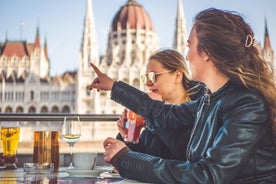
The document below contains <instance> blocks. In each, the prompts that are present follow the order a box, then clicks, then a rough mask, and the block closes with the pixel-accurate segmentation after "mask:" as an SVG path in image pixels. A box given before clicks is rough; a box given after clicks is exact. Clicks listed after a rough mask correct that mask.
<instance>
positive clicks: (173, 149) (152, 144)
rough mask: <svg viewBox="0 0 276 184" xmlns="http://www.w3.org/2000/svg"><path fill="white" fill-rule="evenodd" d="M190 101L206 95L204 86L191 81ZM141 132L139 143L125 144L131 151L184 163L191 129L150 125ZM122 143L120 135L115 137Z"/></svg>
mask: <svg viewBox="0 0 276 184" xmlns="http://www.w3.org/2000/svg"><path fill="white" fill-rule="evenodd" d="M190 89H191V91H190V94H191V95H190V96H189V97H190V99H191V100H196V99H198V98H200V97H202V96H203V95H204V94H206V93H207V91H208V90H207V88H206V86H205V85H204V84H202V83H199V82H195V81H191V86H190ZM147 125H148V126H146V127H145V129H144V130H143V131H142V133H141V136H140V139H139V143H138V144H131V143H127V146H128V147H129V148H130V149H131V150H132V151H137V152H142V153H146V154H149V155H153V156H158V157H162V158H165V159H176V160H183V161H186V160H187V158H186V150H187V144H188V142H189V139H190V136H191V131H192V127H191V126H190V127H188V126H183V127H181V128H161V127H157V128H156V127H150V124H149V123H147ZM116 138H117V139H119V140H121V141H123V138H122V136H121V134H120V133H119V134H118V135H117V137H116Z"/></svg>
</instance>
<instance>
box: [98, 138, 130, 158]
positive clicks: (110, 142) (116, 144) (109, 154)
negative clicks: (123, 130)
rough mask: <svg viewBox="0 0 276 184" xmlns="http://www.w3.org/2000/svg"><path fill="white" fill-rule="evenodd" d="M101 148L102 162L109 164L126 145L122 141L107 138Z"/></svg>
mask: <svg viewBox="0 0 276 184" xmlns="http://www.w3.org/2000/svg"><path fill="white" fill-rule="evenodd" d="M103 146H104V149H105V152H104V161H105V162H107V163H110V161H111V159H112V158H113V157H114V156H115V155H116V154H117V153H118V152H119V151H120V150H121V149H123V148H124V147H126V144H125V143H124V142H122V141H119V140H117V139H114V138H112V137H108V138H106V139H105V141H104V142H103Z"/></svg>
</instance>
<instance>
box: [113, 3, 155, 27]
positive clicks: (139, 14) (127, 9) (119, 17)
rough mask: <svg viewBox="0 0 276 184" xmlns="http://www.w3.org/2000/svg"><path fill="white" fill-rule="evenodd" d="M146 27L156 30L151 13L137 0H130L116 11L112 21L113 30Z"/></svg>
mask: <svg viewBox="0 0 276 184" xmlns="http://www.w3.org/2000/svg"><path fill="white" fill-rule="evenodd" d="M127 26H129V28H130V29H144V30H150V31H154V28H153V24H152V21H151V18H150V16H149V14H148V13H147V12H146V11H145V10H144V8H143V7H142V6H141V5H139V4H138V3H137V2H136V0H128V2H127V3H126V4H125V5H123V6H122V7H121V9H120V10H119V11H118V12H117V13H116V15H115V17H114V19H113V21H112V31H117V30H120V29H122V30H123V29H127Z"/></svg>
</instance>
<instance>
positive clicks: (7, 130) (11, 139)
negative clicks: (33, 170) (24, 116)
mask: <svg viewBox="0 0 276 184" xmlns="http://www.w3.org/2000/svg"><path fill="white" fill-rule="evenodd" d="M19 137H20V128H19V122H1V131H0V139H1V145H2V150H3V157H4V160H5V162H4V167H5V168H6V169H16V168H17V166H16V162H17V158H16V153H17V147H18V144H19Z"/></svg>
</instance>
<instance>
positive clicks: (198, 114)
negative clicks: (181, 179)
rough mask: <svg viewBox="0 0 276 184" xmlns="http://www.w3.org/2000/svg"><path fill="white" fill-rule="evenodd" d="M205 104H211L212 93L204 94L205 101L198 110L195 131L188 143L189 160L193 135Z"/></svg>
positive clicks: (188, 158)
mask: <svg viewBox="0 0 276 184" xmlns="http://www.w3.org/2000/svg"><path fill="white" fill-rule="evenodd" d="M206 102H207V103H206ZM205 104H207V105H209V104H210V95H209V94H205V95H204V99H203V103H202V105H201V107H200V110H199V112H197V116H196V122H195V126H194V128H193V131H192V133H191V136H190V139H189V142H188V145H187V150H186V157H187V161H189V160H190V157H191V153H190V151H189V147H190V144H191V140H192V137H193V136H194V132H195V130H196V128H197V125H198V122H199V119H200V117H201V114H202V110H203V107H204V105H205Z"/></svg>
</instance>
